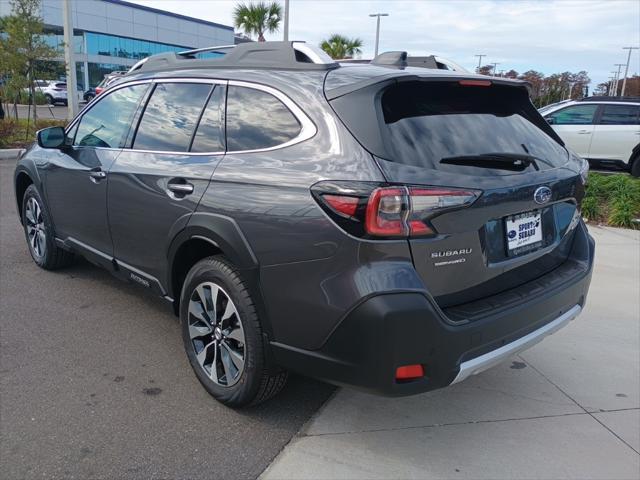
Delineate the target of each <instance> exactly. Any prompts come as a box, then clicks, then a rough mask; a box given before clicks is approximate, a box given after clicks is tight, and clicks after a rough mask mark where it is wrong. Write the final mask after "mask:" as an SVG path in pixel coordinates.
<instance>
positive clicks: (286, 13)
mask: <svg viewBox="0 0 640 480" xmlns="http://www.w3.org/2000/svg"><path fill="white" fill-rule="evenodd" d="M284 41H285V42H288V41H289V0H284Z"/></svg>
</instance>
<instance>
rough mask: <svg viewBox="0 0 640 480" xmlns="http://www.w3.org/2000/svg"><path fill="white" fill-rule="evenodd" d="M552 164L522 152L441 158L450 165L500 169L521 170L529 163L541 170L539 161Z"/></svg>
mask: <svg viewBox="0 0 640 480" xmlns="http://www.w3.org/2000/svg"><path fill="white" fill-rule="evenodd" d="M537 162H541V163H545V164H547V165H551V164H550V163H549V162H547V161H546V160H542V159H540V158H538V157H534V156H533V155H525V154H522V153H502V152H500V153H482V154H479V155H459V156H456V157H446V158H443V159H441V160H440V163H444V164H448V165H464V166H469V167H481V168H495V169H498V170H510V171H514V172H521V171H523V170H524V169H526V168H527V167H528V166H529V165H532V166H533V168H535V169H536V170H540V167H538V163H537Z"/></svg>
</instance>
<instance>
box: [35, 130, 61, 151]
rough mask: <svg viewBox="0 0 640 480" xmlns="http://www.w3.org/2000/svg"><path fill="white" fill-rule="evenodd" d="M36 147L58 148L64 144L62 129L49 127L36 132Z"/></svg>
mask: <svg viewBox="0 0 640 480" xmlns="http://www.w3.org/2000/svg"><path fill="white" fill-rule="evenodd" d="M36 135H37V138H38V145H40V146H41V147H42V148H60V147H63V146H64V144H65V134H64V128H62V127H49V128H43V129H42V130H38V133H37V134H36Z"/></svg>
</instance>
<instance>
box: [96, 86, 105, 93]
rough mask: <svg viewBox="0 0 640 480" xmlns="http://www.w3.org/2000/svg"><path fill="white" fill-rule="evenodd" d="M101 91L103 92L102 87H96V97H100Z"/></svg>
mask: <svg viewBox="0 0 640 480" xmlns="http://www.w3.org/2000/svg"><path fill="white" fill-rule="evenodd" d="M102 90H104V89H103V88H102V87H96V95H100V94H101V93H102Z"/></svg>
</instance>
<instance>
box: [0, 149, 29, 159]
mask: <svg viewBox="0 0 640 480" xmlns="http://www.w3.org/2000/svg"><path fill="white" fill-rule="evenodd" d="M23 151H24V148H5V149H0V160H15V159H16V158H18V155H20V154H21V153H22V152H23Z"/></svg>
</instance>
